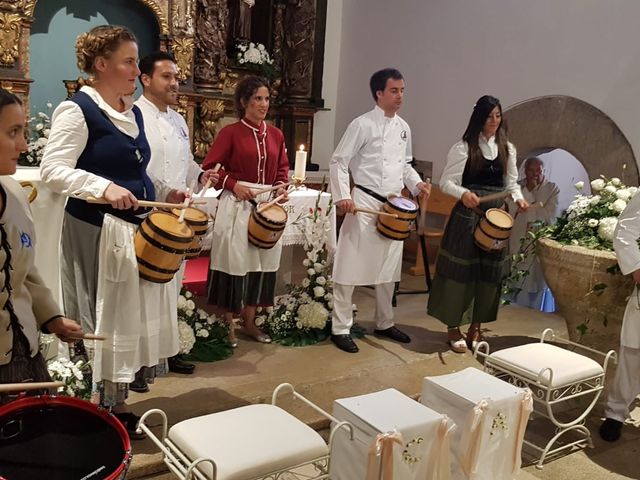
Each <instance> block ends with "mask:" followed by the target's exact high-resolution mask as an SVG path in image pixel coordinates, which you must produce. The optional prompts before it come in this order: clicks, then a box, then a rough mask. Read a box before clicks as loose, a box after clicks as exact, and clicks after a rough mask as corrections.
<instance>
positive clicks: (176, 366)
mask: <svg viewBox="0 0 640 480" xmlns="http://www.w3.org/2000/svg"><path fill="white" fill-rule="evenodd" d="M167 361H168V363H169V371H170V372H173V373H183V374H185V375H191V374H192V373H193V371H194V370H195V369H196V366H195V365H194V364H193V363H187V362H185V361H184V360H182V359H181V358H180V357H179V356H178V355H176V356H174V357H169V358H168V359H167Z"/></svg>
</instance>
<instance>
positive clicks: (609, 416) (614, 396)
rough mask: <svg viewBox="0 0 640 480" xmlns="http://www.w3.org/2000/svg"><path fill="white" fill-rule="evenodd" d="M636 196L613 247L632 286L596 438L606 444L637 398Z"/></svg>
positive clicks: (639, 260) (639, 223)
mask: <svg viewBox="0 0 640 480" xmlns="http://www.w3.org/2000/svg"><path fill="white" fill-rule="evenodd" d="M638 238H640V195H635V196H634V197H633V198H632V199H631V200H630V201H629V204H628V205H627V208H625V209H624V211H623V212H622V213H621V214H620V217H619V218H618V226H617V227H616V232H615V237H614V239H613V248H614V249H615V251H616V256H617V257H618V265H620V270H621V271H622V273H623V274H624V275H632V276H633V279H634V280H635V282H636V287H635V289H634V291H633V293H632V294H631V296H630V297H629V301H628V302H627V308H626V309H625V312H624V319H623V321H622V331H621V332H620V351H619V352H618V368H617V369H616V376H615V378H614V382H613V385H612V386H611V390H610V391H609V396H608V398H607V405H606V408H605V411H604V413H605V417H606V420H605V421H604V423H603V424H602V425H601V426H600V436H601V437H602V439H603V440H606V441H607V442H615V441H616V440H618V439H619V438H620V435H621V433H622V425H623V423H624V421H625V420H627V419H628V418H629V406H630V405H631V404H632V403H633V401H634V400H635V398H636V397H637V396H638V395H640V290H639V287H638V284H640V247H638Z"/></svg>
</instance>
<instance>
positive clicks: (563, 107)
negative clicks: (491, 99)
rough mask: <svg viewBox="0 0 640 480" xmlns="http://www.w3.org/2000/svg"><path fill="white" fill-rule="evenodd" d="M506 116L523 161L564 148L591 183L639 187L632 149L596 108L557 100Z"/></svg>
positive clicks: (518, 107) (520, 107) (533, 102)
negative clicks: (616, 181) (612, 181)
mask: <svg viewBox="0 0 640 480" xmlns="http://www.w3.org/2000/svg"><path fill="white" fill-rule="evenodd" d="M504 116H505V119H506V121H507V124H508V127H509V138H510V139H511V141H512V142H513V143H514V145H516V146H517V148H518V160H519V161H522V160H523V159H524V158H525V156H529V155H531V154H532V153H533V154H535V153H538V152H544V151H550V150H553V149H555V148H560V149H563V150H566V151H567V152H569V153H570V154H571V155H573V156H574V157H575V158H577V159H579V160H580V162H581V163H582V164H583V165H584V168H585V170H586V171H587V173H588V174H589V178H591V179H593V178H597V177H598V176H600V175H605V176H607V177H618V178H620V179H622V181H623V182H624V183H625V184H627V185H638V166H637V163H636V158H635V155H634V153H633V149H632V148H631V144H630V143H629V141H628V140H627V138H626V137H625V135H624V133H622V131H621V130H620V128H619V127H618V126H617V125H616V124H615V122H614V121H613V120H611V118H609V116H607V115H606V114H605V113H604V112H602V111H601V110H599V109H597V108H596V107H594V106H593V105H590V104H588V103H587V102H584V101H582V100H580V99H578V98H574V97H569V96H565V95H552V96H544V97H538V98H532V99H530V100H525V101H524V102H520V103H517V104H515V105H511V106H510V107H508V108H507V109H505V111H504ZM625 167H626V168H625Z"/></svg>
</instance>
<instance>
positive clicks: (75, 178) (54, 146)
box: [40, 86, 171, 199]
mask: <svg viewBox="0 0 640 480" xmlns="http://www.w3.org/2000/svg"><path fill="white" fill-rule="evenodd" d="M80 91H81V92H83V93H86V94H87V95H89V97H91V99H92V100H93V101H94V102H96V104H97V105H98V107H99V108H100V110H102V111H103V112H104V113H105V114H106V115H107V116H108V117H109V120H111V122H112V123H113V124H114V125H115V126H116V128H117V129H118V130H120V131H121V132H122V133H124V134H126V135H128V136H129V137H131V138H136V137H137V136H138V135H139V134H140V131H139V129H138V124H137V123H136V119H135V115H134V113H133V111H132V109H131V108H129V109H127V110H126V111H124V112H118V111H117V110H115V109H114V108H112V107H111V106H110V105H109V104H108V103H107V102H106V101H105V100H104V99H103V98H102V96H101V95H100V94H99V93H98V91H97V90H96V89H94V88H92V87H89V86H84V87H82V88H81V89H80ZM88 138H89V128H88V127H87V123H86V121H85V118H84V114H83V113H82V109H81V108H80V106H79V105H78V104H77V103H75V102H72V101H70V100H66V101H64V102H62V103H61V104H60V105H58V107H57V108H56V109H55V111H54V112H53V118H52V122H51V133H50V134H49V140H48V142H47V145H46V147H45V149H44V155H43V158H42V164H41V166H40V176H41V178H42V181H43V182H45V183H46V184H47V186H48V187H49V188H51V189H52V190H54V191H55V192H58V193H61V194H63V195H67V196H71V197H77V198H83V199H84V198H87V197H91V196H93V197H96V198H100V197H102V196H103V195H104V191H105V190H106V189H107V187H108V186H109V185H110V184H111V180H108V179H106V178H104V177H101V176H99V175H96V174H94V173H91V172H88V171H86V170H82V169H79V168H76V164H77V163H78V159H79V158H80V155H82V152H83V151H84V149H85V147H86V146H87V140H88ZM152 181H153V183H154V187H155V188H156V197H157V198H158V199H164V198H166V196H167V194H168V193H169V192H170V190H171V189H170V188H169V187H168V186H167V185H166V184H164V183H163V182H160V181H158V180H157V179H154V178H152Z"/></svg>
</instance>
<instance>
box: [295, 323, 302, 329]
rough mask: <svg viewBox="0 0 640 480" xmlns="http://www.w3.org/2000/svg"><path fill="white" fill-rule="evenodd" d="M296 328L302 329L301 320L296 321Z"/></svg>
mask: <svg viewBox="0 0 640 480" xmlns="http://www.w3.org/2000/svg"><path fill="white" fill-rule="evenodd" d="M296 328H297V329H298V330H302V322H296Z"/></svg>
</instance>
